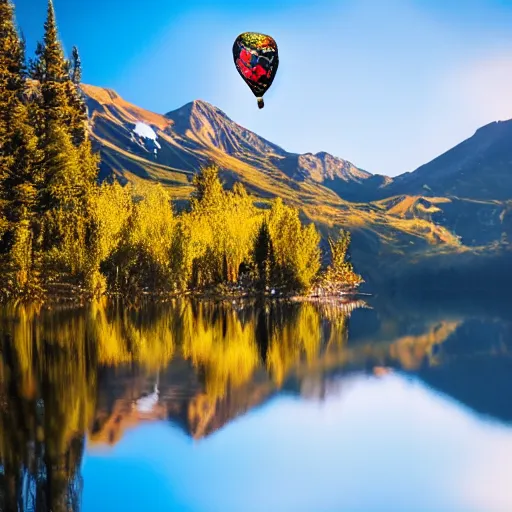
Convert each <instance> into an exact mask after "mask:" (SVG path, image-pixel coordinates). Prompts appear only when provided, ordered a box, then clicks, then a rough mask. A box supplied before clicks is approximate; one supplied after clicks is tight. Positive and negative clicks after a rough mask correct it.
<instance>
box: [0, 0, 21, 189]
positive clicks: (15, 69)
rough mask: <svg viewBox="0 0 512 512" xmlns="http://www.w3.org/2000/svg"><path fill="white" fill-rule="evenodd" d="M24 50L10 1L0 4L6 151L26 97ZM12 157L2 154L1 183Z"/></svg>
mask: <svg viewBox="0 0 512 512" xmlns="http://www.w3.org/2000/svg"><path fill="white" fill-rule="evenodd" d="M22 61H23V48H22V45H21V43H20V39H19V37H18V33H17V31H16V26H15V23H14V9H13V6H12V3H11V1H10V0H0V147H1V148H5V145H6V142H7V138H8V137H9V130H10V124H11V118H12V114H13V111H14V109H15V108H16V106H17V105H18V103H19V102H20V100H21V97H22V95H23V89H24V79H23V73H22V67H23V66H22ZM8 162H9V155H8V154H7V153H6V151H5V150H4V149H3V150H2V152H1V153H0V180H2V179H3V178H4V177H5V174H6V171H7V167H8V165H9V163H8Z"/></svg>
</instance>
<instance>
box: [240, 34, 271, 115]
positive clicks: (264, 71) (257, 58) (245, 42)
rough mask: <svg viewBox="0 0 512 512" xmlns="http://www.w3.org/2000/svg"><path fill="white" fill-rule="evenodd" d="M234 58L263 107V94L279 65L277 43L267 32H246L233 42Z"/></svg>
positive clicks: (241, 74) (241, 73)
mask: <svg viewBox="0 0 512 512" xmlns="http://www.w3.org/2000/svg"><path fill="white" fill-rule="evenodd" d="M233 60H234V61H235V66H236V69H237V70H238V72H239V73H240V76H241V77H242V78H243V79H244V81H245V83H246V84H247V85H248V86H249V88H250V89H251V91H252V92H253V94H254V96H256V99H257V100H258V107H259V108H263V107H264V106H265V103H264V102H263V95H264V94H265V93H266V92H267V90H268V88H269V87H270V86H271V85H272V82H273V81H274V78H275V76H276V72H277V67H278V66H279V56H278V52H277V44H276V42H275V41H274V39H273V38H272V37H270V36H267V35H265V34H258V33H256V32H244V33H243V34H240V35H239V36H238V37H237V38H236V40H235V43H234V44H233Z"/></svg>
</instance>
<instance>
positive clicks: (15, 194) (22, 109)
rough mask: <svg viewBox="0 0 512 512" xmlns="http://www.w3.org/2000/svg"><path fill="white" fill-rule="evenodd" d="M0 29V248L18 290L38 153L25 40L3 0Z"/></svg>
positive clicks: (24, 271)
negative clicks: (28, 96) (28, 101)
mask: <svg viewBox="0 0 512 512" xmlns="http://www.w3.org/2000/svg"><path fill="white" fill-rule="evenodd" d="M0 27H1V29H0V146H1V148H2V151H1V153H0V231H3V232H2V233H0V235H1V236H0V240H1V243H0V249H1V252H3V253H4V254H5V253H7V259H6V261H4V272H6V273H7V274H9V275H10V282H11V283H13V284H14V286H15V288H16V291H18V292H21V291H27V289H30V288H31V287H32V289H33V285H34V284H35V283H34V280H33V279H32V274H33V268H32V266H33V265H32V264H33V245H32V238H33V236H32V227H33V226H32V222H33V220H34V214H35V206H36V195H37V190H36V187H37V183H38V179H39V177H40V174H39V168H40V167H39V163H40V159H41V155H40V152H39V150H38V140H37V137H36V135H35V132H34V129H33V128H32V126H31V124H30V118H29V111H28V108H27V105H26V104H25V103H24V101H23V99H24V93H25V89H26V80H25V79H26V65H25V43H24V41H23V40H22V39H20V37H19V36H18V33H17V30H16V27H15V22H14V10H13V7H12V4H11V3H10V2H9V1H8V0H0Z"/></svg>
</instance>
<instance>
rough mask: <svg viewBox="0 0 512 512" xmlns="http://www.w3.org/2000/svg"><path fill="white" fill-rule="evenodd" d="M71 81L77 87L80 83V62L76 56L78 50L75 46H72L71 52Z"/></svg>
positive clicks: (77, 55) (78, 56)
mask: <svg viewBox="0 0 512 512" xmlns="http://www.w3.org/2000/svg"><path fill="white" fill-rule="evenodd" d="M71 80H72V81H73V83H74V84H75V85H77V86H78V85H80V83H81V82H82V61H81V60H80V55H79V54H78V48H77V47H76V46H73V51H72V71H71Z"/></svg>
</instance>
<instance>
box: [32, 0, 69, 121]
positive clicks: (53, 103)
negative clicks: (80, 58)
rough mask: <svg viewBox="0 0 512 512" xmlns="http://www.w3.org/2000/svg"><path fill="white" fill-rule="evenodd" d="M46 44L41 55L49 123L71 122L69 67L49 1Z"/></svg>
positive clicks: (45, 28) (51, 4)
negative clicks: (67, 86) (68, 97)
mask: <svg viewBox="0 0 512 512" xmlns="http://www.w3.org/2000/svg"><path fill="white" fill-rule="evenodd" d="M44 30H45V33H44V43H43V45H42V48H41V50H42V53H41V55H40V64H39V67H40V70H41V71H42V79H41V93H42V96H43V105H44V110H45V114H46V119H47V121H50V120H59V121H61V122H62V121H63V122H68V121H69V112H68V109H67V103H68V101H67V95H66V82H67V81H68V80H69V74H68V66H67V62H66V59H65V58H64V51H63V49H62V45H61V43H60V41H59V38H58V32H57V23H56V20H55V10H54V8H53V1H52V0H48V11H47V17H46V22H45V24H44Z"/></svg>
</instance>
